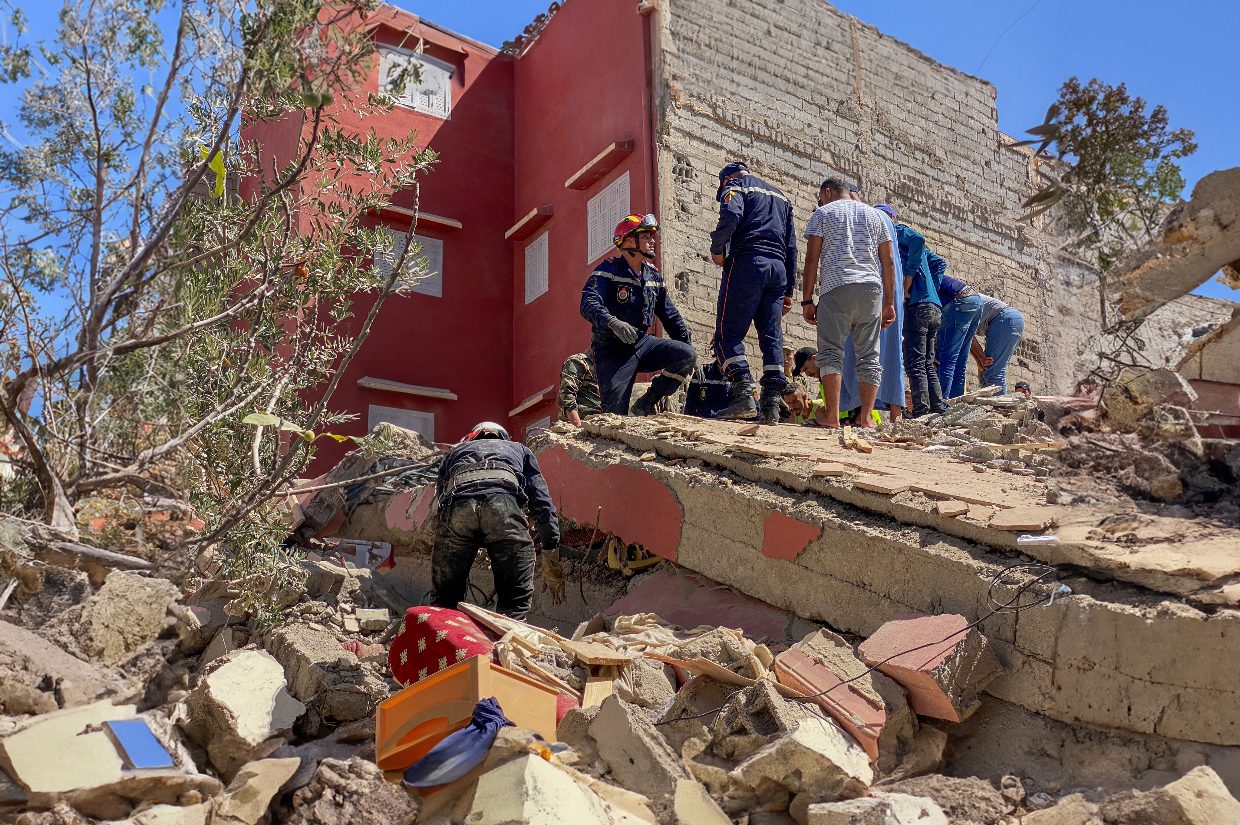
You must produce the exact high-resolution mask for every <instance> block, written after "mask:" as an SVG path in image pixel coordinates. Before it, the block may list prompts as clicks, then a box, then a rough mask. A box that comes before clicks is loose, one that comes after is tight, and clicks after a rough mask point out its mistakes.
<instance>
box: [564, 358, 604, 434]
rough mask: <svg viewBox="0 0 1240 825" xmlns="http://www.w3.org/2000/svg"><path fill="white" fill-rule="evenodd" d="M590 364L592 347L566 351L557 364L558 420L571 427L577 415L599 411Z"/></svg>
mask: <svg viewBox="0 0 1240 825" xmlns="http://www.w3.org/2000/svg"><path fill="white" fill-rule="evenodd" d="M595 372H596V370H595V368H594V350H586V351H585V352H579V353H577V354H576V355H570V356H568V358H567V359H566V360H565V361H564V366H563V367H561V368H560V393H559V398H560V420H561V421H567V422H568V423H570V424H572V425H573V426H575V427H580V426H581V419H582V418H586V417H589V416H591V415H597V414H598V413H600V412H602V411H603V399H602V397H601V396H600V395H599V392H598V376H597V375H596V374H595Z"/></svg>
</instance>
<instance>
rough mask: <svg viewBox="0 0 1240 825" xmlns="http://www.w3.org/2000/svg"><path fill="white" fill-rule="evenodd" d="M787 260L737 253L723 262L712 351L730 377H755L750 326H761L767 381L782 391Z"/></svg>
mask: <svg viewBox="0 0 1240 825" xmlns="http://www.w3.org/2000/svg"><path fill="white" fill-rule="evenodd" d="M785 278H786V275H785V272H784V262H783V259H781V258H772V257H770V256H767V255H762V254H752V255H748V254H747V255H736V256H733V257H730V258H728V259H727V260H726V261H725V262H724V267H723V277H722V279H720V281H719V301H718V303H717V305H716V307H715V334H714V337H713V338H712V339H711V352H712V353H713V354H714V356H715V359H716V361H717V363H718V364H719V366H720V368H721V369H722V370H723V374H724V375H726V376H727V378H728V380H729V381H744V380H749V379H751V378H752V372H751V371H750V369H749V360H748V359H747V358H746V356H745V336H746V335H748V334H749V327H750V325H751V324H752V325H754V326H756V327H757V328H758V348H759V350H760V351H761V352H762V384H763V386H766V387H769V388H770V389H772V390H775V391H781V390H782V389H783V388H784V385H785V384H786V383H787V382H786V380H785V379H784V326H783V313H784V286H785Z"/></svg>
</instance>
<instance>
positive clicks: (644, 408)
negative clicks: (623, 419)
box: [629, 390, 663, 416]
mask: <svg viewBox="0 0 1240 825" xmlns="http://www.w3.org/2000/svg"><path fill="white" fill-rule="evenodd" d="M662 400H663V399H662V398H661V397H660V396H657V395H655V394H654V392H653V391H651V390H646V391H645V392H644V393H642V397H641V398H639V399H637V400H636V401H634V402H633V407H632V408H631V409H630V410H629V415H637V416H645V415H654V414H655V409H654V408H655V405H657V404H658V403H659V402H660V401H662Z"/></svg>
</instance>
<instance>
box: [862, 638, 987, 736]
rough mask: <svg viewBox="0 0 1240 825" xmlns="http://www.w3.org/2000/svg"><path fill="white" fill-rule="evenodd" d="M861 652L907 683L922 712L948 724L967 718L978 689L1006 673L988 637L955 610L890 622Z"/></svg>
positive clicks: (868, 660)
mask: <svg viewBox="0 0 1240 825" xmlns="http://www.w3.org/2000/svg"><path fill="white" fill-rule="evenodd" d="M905 651H913V652H911V653H909V652H905ZM858 652H859V653H860V654H861V658H862V659H863V660H864V661H865V662H866V664H868V665H871V666H877V667H878V669H879V670H880V671H882V672H883V673H885V674H886V675H888V676H890V677H891V678H892V679H894V680H895V681H897V682H899V683H900V684H901V685H903V686H904V689H905V690H906V691H907V692H908V698H909V704H910V705H912V707H913V710H915V711H916V712H917V713H918V714H920V715H922V716H930V717H932V718H934V719H945V720H947V721H949V722H959V721H961V720H962V719H964V717H966V716H968V715H969V713H971V712H972V711H973V710H974V708H975V706H976V704H977V695H978V693H979V692H980V691H981V690H982V688H984V687H985V686H986V685H987V684H989V683H990V682H991V681H992V680H994V679H995V678H997V677H998V676H1000V675H1002V672H1003V669H1002V667H1001V666H1000V664H999V660H998V659H997V658H996V657H995V654H994V651H993V650H992V649H991V647H990V643H989V642H988V641H987V640H986V637H985V636H983V635H982V634H981V633H979V632H978V631H977V629H976V628H970V627H969V622H968V621H967V620H966V619H965V617H964V616H961V615H958V614H955V613H944V614H941V615H937V616H916V617H911V618H903V619H896V620H894V621H890V622H887V623H886V624H884V625H883V626H882V627H880V628H879V629H878V630H877V631H875V632H874V634H873V635H872V636H870V637H869V638H868V639H866V640H865V641H864V642H862V643H861V646H860V648H859V649H858Z"/></svg>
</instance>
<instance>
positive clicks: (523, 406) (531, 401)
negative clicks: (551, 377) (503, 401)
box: [508, 384, 555, 418]
mask: <svg viewBox="0 0 1240 825" xmlns="http://www.w3.org/2000/svg"><path fill="white" fill-rule="evenodd" d="M554 389H555V384H552V385H551V386H550V387H546V388H544V389H541V390H539V391H538V392H536V393H534V394H533V395H531V396H530V397H529V398H527V399H525V400H524V401H522V402H521V403H520V404H518V405H517V406H515V407H513V408H512V409H511V410H509V411H508V417H509V418H512V417H513V416H514V415H520V414H521V413H523V412H525V411H526V410H528V409H529V408H530V407H533V406H534V405H535V404H537V403H538V402H539V401H542V400H543V398H544V397H545V396H546V395H547V393H549V392H551V391H552V390H554Z"/></svg>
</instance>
